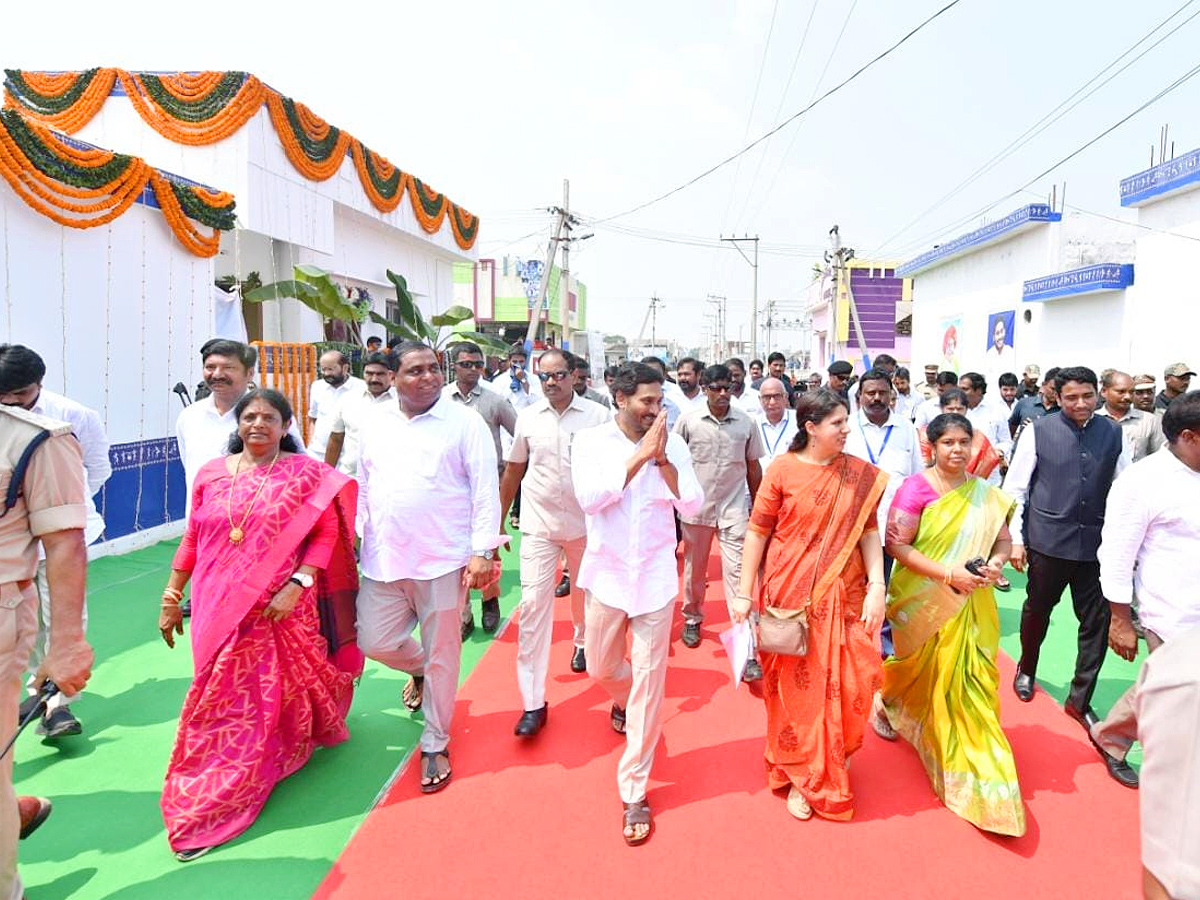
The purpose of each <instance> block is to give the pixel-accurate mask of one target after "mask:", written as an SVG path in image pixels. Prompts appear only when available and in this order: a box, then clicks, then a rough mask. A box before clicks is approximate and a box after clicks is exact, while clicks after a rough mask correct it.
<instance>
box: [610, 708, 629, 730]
mask: <svg viewBox="0 0 1200 900" xmlns="http://www.w3.org/2000/svg"><path fill="white" fill-rule="evenodd" d="M608 722H609V724H610V725H612V730H613V731H615V732H616V733H617V734H624V733H625V710H623V709H621V707H619V706H617V704H615V703H614V704H613V705H612V710H611V711H610V712H609V714H608Z"/></svg>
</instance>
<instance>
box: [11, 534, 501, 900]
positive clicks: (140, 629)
mask: <svg viewBox="0 0 1200 900" xmlns="http://www.w3.org/2000/svg"><path fill="white" fill-rule="evenodd" d="M174 550H175V542H168V543H162V544H158V545H156V546H154V547H151V548H148V549H146V550H141V551H138V552H136V553H131V554H128V555H126V556H120V557H107V558H104V559H100V560H97V561H95V562H94V563H93V564H92V565H91V566H90V568H89V572H88V607H89V613H90V616H91V621H90V623H89V628H88V632H89V633H88V637H89V639H90V640H91V642H92V645H93V646H94V647H95V650H96V660H97V665H96V668H95V671H94V673H93V676H92V681H91V684H90V685H89V687H88V690H87V692H86V693H85V694H84V696H83V697H82V698H80V700H78V701H77V702H76V704H75V706H74V709H75V711H76V713H77V715H78V716H79V718H80V721H82V722H83V726H84V733H83V734H82V735H80V736H79V737H74V738H67V739H64V740H62V741H60V742H59V743H58V744H57V745H50V744H43V743H42V742H41V738H39V737H37V736H36V735H35V734H34V733H33V726H30V728H29V729H27V731H26V733H25V734H24V735H22V737H21V739H20V741H18V743H17V746H16V750H15V754H16V755H15V759H16V766H15V771H14V776H13V777H14V781H15V784H16V787H17V791H18V793H22V794H40V795H43V796H48V797H50V798H52V799H53V801H54V813H53V815H52V816H51V817H50V819H49V820H48V821H47V823H46V824H45V825H43V826H42V828H41V829H40V830H39V831H38V832H37V834H35V835H34V836H32V837H31V838H29V839H28V840H26V841H23V842H22V843H21V848H20V860H21V875H22V878H23V879H24V881H25V886H26V890H27V892H28V895H29V896H30V897H31V898H36V900H65V898H68V897H70V898H72V900H100V898H108V900H142V898H145V900H151V898H154V900H161V898H163V897H170V898H172V900H201V898H205V900H207V898H214V897H236V896H245V895H253V896H255V897H259V898H264V900H276V898H279V900H285V898H287V900H293V898H296V900H298V898H305V897H309V896H311V894H312V892H313V890H314V889H315V888H316V886H317V884H318V883H319V882H320V880H321V879H322V878H323V877H324V876H325V874H326V873H327V872H328V871H329V868H330V867H331V866H332V864H333V861H334V859H336V858H337V856H338V854H339V853H340V852H341V850H342V848H343V847H344V846H345V845H346V842H347V841H348V840H349V838H350V835H351V834H352V833H353V831H354V829H355V828H356V827H357V826H358V824H359V823H360V822H361V821H362V819H363V817H364V816H365V815H366V813H367V811H368V810H369V808H370V807H371V805H372V802H373V801H374V799H375V797H376V795H377V794H378V793H379V792H380V790H381V789H382V787H383V786H384V784H385V783H386V782H387V781H388V779H389V778H390V777H391V775H392V773H393V772H394V771H395V769H396V767H397V766H398V765H399V764H400V763H401V761H402V760H403V759H404V758H405V757H406V756H407V755H408V754H409V753H410V752H411V751H412V750H413V748H414V747H415V745H416V741H417V737H418V736H419V733H420V728H421V723H420V719H419V717H418V718H417V719H414V718H413V717H412V716H411V715H410V714H409V713H408V711H407V710H405V709H404V708H403V706H401V704H400V691H401V689H402V687H403V684H404V682H405V681H406V680H407V676H404V675H401V674H400V673H397V672H393V671H391V670H390V669H385V668H383V667H381V666H379V665H377V664H375V663H372V662H368V663H367V669H366V672H365V674H364V676H363V680H362V684H361V686H360V687H359V688H358V690H357V692H356V694H355V698H354V705H353V707H352V709H351V712H350V719H349V722H350V733H351V739H350V740H349V741H347V742H346V743H344V744H342V745H340V746H338V747H333V748H330V749H319V750H317V752H316V754H315V755H314V756H313V758H312V760H311V761H310V762H309V764H308V765H307V766H305V767H304V768H303V769H302V770H301V771H300V772H298V773H297V774H295V775H293V776H292V777H291V778H288V779H286V780H285V781H284V782H282V783H281V784H280V785H279V786H278V787H277V788H276V789H275V791H274V793H273V794H272V795H271V799H270V800H269V801H268V803H267V806H266V808H265V809H264V810H263V813H262V815H261V816H260V817H259V819H258V821H257V822H256V823H255V824H254V826H253V827H251V829H250V830H249V831H247V832H246V833H245V834H243V835H242V836H241V837H239V838H237V839H236V840H234V841H232V842H230V843H229V844H226V845H224V846H222V847H221V848H220V849H219V850H218V851H215V852H213V853H212V854H210V855H209V856H206V857H203V858H201V859H199V860H197V861H195V862H192V863H188V864H186V865H183V864H181V863H178V862H176V861H175V858H174V857H173V856H172V855H171V852H170V850H169V848H168V846H167V840H166V835H165V832H164V829H163V822H162V816H161V813H160V811H159V807H158V799H159V793H160V791H161V789H162V781H163V774H164V772H165V771H166V766H167V760H168V757H169V756H170V751H171V744H172V741H173V739H174V735H175V726H176V722H177V718H178V715H179V710H180V708H181V707H182V705H183V697H184V694H185V693H186V691H187V687H188V684H189V681H190V678H191V669H192V666H191V652H190V649H189V644H188V642H187V640H186V635H185V640H184V641H183V643H182V644H180V643H177V644H176V647H175V649H174V650H169V649H168V648H167V646H166V645H165V644H164V643H163V642H162V639H161V638H160V637H159V635H158V630H157V627H156V626H157V621H158V609H159V595H160V594H161V592H162V588H163V585H164V584H165V583H166V578H167V574H168V571H169V568H170V562H171V557H172V554H173V553H174ZM504 559H505V577H504V581H503V584H504V585H505V586H506V591H505V593H504V594H503V595H502V596H501V609H502V611H503V613H504V615H505V616H506V617H507V616H508V615H510V614H511V612H512V610H513V607H514V606H515V604H516V602H517V601H518V599H519V594H520V589H519V587H518V585H517V575H516V569H517V557H516V553H515V552H512V553H507V554H505V556H504ZM472 605H473V606H474V608H475V617H476V622H477V623H478V621H479V601H478V599H475V600H474V601H473V604H472ZM491 640H492V638H491V637H490V636H488V635H485V634H484V633H483V630H482V629H481V628H476V630H475V634H474V635H473V636H472V637H471V639H470V640H469V641H468V642H467V643H466V644H465V645H464V647H463V666H462V677H463V678H466V677H467V675H468V674H469V673H470V672H471V670H472V669H473V668H474V667H475V664H476V663H477V662H478V661H479V658H480V657H481V656H482V655H483V652H484V651H485V650H486V649H487V647H488V645H489V644H490V643H491ZM514 700H515V683H514ZM397 845H398V846H397V850H398V852H399V851H400V843H399V836H398V840H397Z"/></svg>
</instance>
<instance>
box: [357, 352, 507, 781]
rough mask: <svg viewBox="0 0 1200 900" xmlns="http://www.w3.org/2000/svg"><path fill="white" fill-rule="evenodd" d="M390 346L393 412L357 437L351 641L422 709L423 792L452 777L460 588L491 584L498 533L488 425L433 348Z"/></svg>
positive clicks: (493, 452)
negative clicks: (448, 392) (357, 572)
mask: <svg viewBox="0 0 1200 900" xmlns="http://www.w3.org/2000/svg"><path fill="white" fill-rule="evenodd" d="M395 352H396V357H397V360H398V363H399V368H398V370H397V372H396V385H395V386H396V393H397V394H399V396H400V412H399V415H394V416H393V415H381V416H374V417H372V418H371V420H370V421H369V422H368V423H367V425H366V427H365V428H364V429H363V432H362V435H361V442H362V443H361V447H360V453H359V484H360V486H361V487H360V490H359V494H358V511H359V518H361V519H362V522H363V541H362V549H361V552H360V562H361V566H362V574H363V579H362V585H361V587H360V588H359V592H358V645H359V647H361V648H362V651H363V653H364V654H366V655H367V656H369V657H370V658H371V659H374V660H376V661H378V662H381V663H383V664H384V665H386V666H389V667H390V668H393V669H398V670H400V671H403V672H408V673H409V674H410V675H411V676H412V681H411V682H410V683H409V685H408V687H407V688H406V689H405V692H404V697H403V700H404V704H405V706H407V707H408V708H409V709H410V710H417V709H423V710H424V713H425V728H424V730H423V731H422V732H421V742H420V743H421V791H422V793H427V794H430V793H434V792H435V791H440V790H441V789H442V788H444V787H445V786H446V785H447V784H448V783H449V781H450V753H449V750H448V748H447V745H448V744H449V742H450V722H451V719H452V717H453V714H454V698H455V694H456V692H457V690H458V670H459V656H460V655H461V651H462V633H461V630H460V619H459V617H460V615H461V610H462V604H463V602H464V601H465V600H466V593H467V589H468V588H483V587H485V586H486V585H487V583H488V582H489V580H490V577H491V573H492V560H493V559H494V557H495V548H496V547H497V546H498V545H499V544H500V543H502V541H503V538H502V536H501V535H500V497H499V483H498V480H497V476H496V450H495V446H494V445H493V443H492V436H491V434H490V433H489V432H488V428H487V425H486V423H484V421H483V419H482V418H480V417H479V415H477V414H476V413H475V412H474V411H473V410H470V409H465V408H463V407H462V406H460V405H459V404H456V403H454V402H452V401H451V400H449V399H447V398H445V397H443V395H442V385H443V383H444V379H443V377H442V370H441V366H440V365H439V364H438V360H437V357H436V356H435V355H434V353H433V351H432V350H431V349H430V348H429V347H428V346H426V345H425V344H419V343H416V342H415V341H405V342H403V343H401V344H400V345H399V346H397V348H396V351H395ZM418 625H420V627H421V640H420V642H419V643H418V642H417V641H416V640H415V639H414V638H413V636H412V634H413V630H414V629H415V628H416V627H417V626H418Z"/></svg>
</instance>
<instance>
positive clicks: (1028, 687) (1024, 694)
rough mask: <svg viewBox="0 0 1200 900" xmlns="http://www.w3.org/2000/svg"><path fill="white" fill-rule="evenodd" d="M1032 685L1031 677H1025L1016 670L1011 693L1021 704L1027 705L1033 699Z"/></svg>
mask: <svg viewBox="0 0 1200 900" xmlns="http://www.w3.org/2000/svg"><path fill="white" fill-rule="evenodd" d="M1034 684H1035V682H1034V679H1033V676H1032V675H1026V674H1025V673H1024V672H1022V671H1021V670H1020V669H1017V677H1016V678H1014V679H1013V693H1015V694H1016V695H1017V699H1018V700H1020V701H1021V702H1022V703H1028V702H1029V701H1030V700H1032V699H1033V691H1034Z"/></svg>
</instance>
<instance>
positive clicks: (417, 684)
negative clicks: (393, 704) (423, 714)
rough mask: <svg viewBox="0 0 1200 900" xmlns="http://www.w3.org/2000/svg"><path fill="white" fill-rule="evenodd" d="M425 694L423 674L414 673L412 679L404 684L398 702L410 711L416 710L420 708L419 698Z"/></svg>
mask: <svg viewBox="0 0 1200 900" xmlns="http://www.w3.org/2000/svg"><path fill="white" fill-rule="evenodd" d="M424 695H425V676H424V675H414V676H412V679H411V680H410V681H409V682H408V684H406V685H405V686H404V693H403V694H401V695H400V702H401V703H403V704H404V705H405V707H406V708H407V709H408V710H409V711H410V712H416V711H417V710H419V709H420V708H421V700H422V698H423V697H424Z"/></svg>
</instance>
